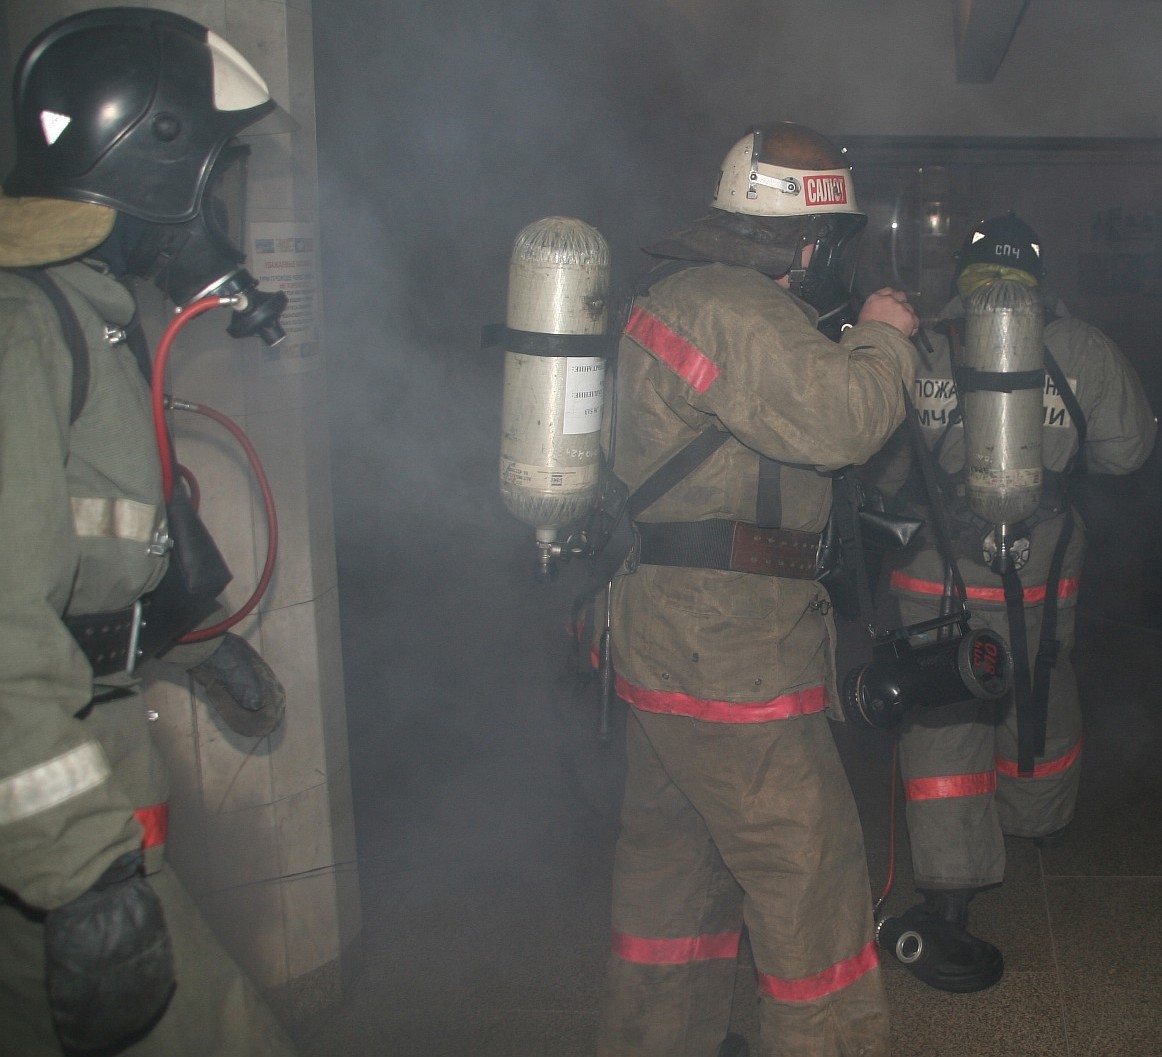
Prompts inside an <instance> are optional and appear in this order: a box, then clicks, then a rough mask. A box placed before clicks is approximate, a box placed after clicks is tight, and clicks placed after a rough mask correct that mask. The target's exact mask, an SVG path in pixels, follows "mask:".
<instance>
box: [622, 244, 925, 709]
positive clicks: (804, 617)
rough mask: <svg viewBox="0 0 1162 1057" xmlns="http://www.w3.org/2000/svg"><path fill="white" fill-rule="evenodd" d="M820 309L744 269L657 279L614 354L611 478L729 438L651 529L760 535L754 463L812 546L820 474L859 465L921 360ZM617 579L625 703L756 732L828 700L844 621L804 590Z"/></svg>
mask: <svg viewBox="0 0 1162 1057" xmlns="http://www.w3.org/2000/svg"><path fill="white" fill-rule="evenodd" d="M815 322H816V317H815V314H814V312H813V310H812V309H811V308H810V307H808V306H807V305H805V304H804V303H803V302H801V301H799V300H798V299H797V298H795V297H793V296H792V295H791V294H790V293H788V292H787V291H786V290H784V289H783V288H782V287H781V286H779V285H778V284H777V283H776V282H774V281H773V280H771V279H770V278H768V277H766V276H764V275H763V274H761V273H759V272H757V271H754V270H752V269H748V268H742V267H735V266H730V265H724V264H708V265H701V266H695V267H690V268H687V269H685V270H683V271H680V272H678V273H676V274H672V275H670V276H668V277H667V278H664V279H661V280H659V281H658V282H657V284H656V285H654V286H653V287H651V288H650V290H649V292H648V295H647V296H645V297H643V298H640V299H639V300H638V301H637V302H636V303H635V305H634V307H633V309H632V312H631V315H630V318H629V322H628V324H627V326H626V329H625V333H624V335H623V337H622V339H621V343H620V347H619V351H618V375H617V393H618V408H617V420H616V435H615V436H616V447H615V469H616V471H617V473H618V476H619V477H621V478H622V479H623V480H624V481H625V482H626V484H627V485H628V486H629V487H630V489H631V491H632V490H633V489H634V488H636V487H637V486H638V485H640V484H641V482H642V481H643V480H645V479H646V478H647V477H648V476H649V475H650V474H651V473H652V472H654V471H655V470H656V469H657V468H658V467H659V466H660V465H662V464H663V463H665V462H666V460H667V459H668V458H670V457H671V456H672V455H673V454H674V453H675V452H676V451H678V450H679V449H680V448H682V447H683V446H684V445H686V444H687V443H688V442H689V441H690V440H691V438H693V437H694V436H695V435H696V434H698V433H700V432H701V431H703V430H710V429H714V430H725V431H727V432H728V433H729V434H730V438H729V439H728V440H727V441H726V442H725V443H724V444H723V445H722V446H721V447H719V448H718V449H717V450H716V451H715V452H714V453H713V454H712V455H711V456H710V457H709V458H708V459H707V460H706V461H705V462H704V463H703V464H702V465H701V466H699V467H698V468H697V469H696V470H694V471H693V472H692V473H690V474H689V475H688V476H687V477H685V478H684V479H683V480H681V481H680V482H679V483H678V484H677V485H676V486H675V487H673V488H672V489H671V490H670V491H669V492H668V493H666V494H665V495H664V496H662V497H661V498H660V499H659V500H657V502H655V503H654V504H652V505H651V506H650V507H649V508H648V509H647V510H645V511H643V513H642V515H641V521H642V522H697V521H702V520H705V519H712V518H717V519H728V520H734V521H740V522H748V523H755V522H756V518H757V508H756V504H757V495H758V488H759V474H760V455H762V456H766V457H767V458H768V459H771V460H777V463H776V464H775V465H776V470H777V481H776V482H775V485H776V486H775V488H774V492H775V494H776V496H777V506H778V519H777V524H778V526H779V527H781V528H784V529H796V530H801V531H803V532H807V533H817V532H819V531H820V530H821V529H822V528H823V527H824V526H825V524H826V522H827V519H828V516H829V513H830V507H831V481H830V479H829V478H828V477H827V476H825V474H826V472H827V471H833V470H837V469H840V468H842V467H845V466H847V465H849V464H858V463H863V462H864V461H866V460H867V459H868V458H869V457H870V456H871V455H872V454H873V453H874V452H876V451H877V450H878V449H879V448H880V446H881V445H882V444H883V443H884V441H885V440H886V439H887V438H888V437H889V436H890V435H891V433H892V431H893V430H894V429H895V428H896V426H897V425H898V424H899V423H900V422H901V420H902V416H903V388H902V385H903V384H908V385H910V384H911V380H912V366H911V362H912V360H911V355H912V349H911V346H910V344H909V342H908V340H907V339H906V338H905V337H903V335H901V334H900V332H899V331H898V330H896V329H895V328H894V327H891V326H889V325H888V324H885V323H879V322H869V323H863V324H860V325H857V326H855V327H852V328H851V329H850V330H848V331H847V332H846V333H845V334H844V336H843V339H842V341H840V342H839V343H836V342H833V341H830V340H829V339H827V338H826V337H824V336H823V335H821V334H820V333H819V332H818V331H817V330H816V329H815ZM630 568H632V559H631V563H630V565H629V566H627V567H626V568H624V569H623V571H622V573H621V574H620V575H618V576H617V577H616V578H615V580H614V583H613V588H612V597H611V620H612V624H611V627H612V649H613V662H614V667H615V669H616V671H617V673H618V692H619V693H620V694H621V696H622V697H623V698H625V699H626V700H629V701H630V702H631V703H632V704H634V705H636V706H638V707H640V708H646V709H651V710H654V711H665V712H674V713H678V714H688V715H694V716H697V717H698V718H703V719H711V720H721V721H726V722H757V721H762V720H766V719H778V718H784V717H786V716H789V715H795V714H802V713H804V712H811V711H819V710H821V709H822V708H823V707H824V706H825V704H830V703H832V702H834V700H835V697H834V649H833V644H834V625H833V621H832V618H831V616H830V612H829V610H830V605H829V603H828V601H827V595H826V593H825V591H824V590H823V588H822V587H821V586H820V585H819V584H817V583H815V582H814V581H813V580H812V579H810V578H806V579H790V578H786V577H783V576H769V575H760V574H756V573H751V572H731V571H722V570H720V569H712V568H687V567H673V566H660V565H648V564H644V563H643V564H640V565H639V566H637V568H636V569H635V570H634V571H629V569H630Z"/></svg>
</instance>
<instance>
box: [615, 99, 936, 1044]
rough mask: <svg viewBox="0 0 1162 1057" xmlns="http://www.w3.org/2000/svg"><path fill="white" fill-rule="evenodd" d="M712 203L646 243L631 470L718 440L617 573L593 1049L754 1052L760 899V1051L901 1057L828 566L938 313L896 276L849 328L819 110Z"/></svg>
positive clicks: (851, 229)
mask: <svg viewBox="0 0 1162 1057" xmlns="http://www.w3.org/2000/svg"><path fill="white" fill-rule="evenodd" d="M711 204H712V207H713V208H712V211H711V212H710V214H709V215H708V216H706V217H704V218H703V219H701V220H699V221H697V222H695V223H694V224H693V225H692V226H690V227H687V228H685V229H684V230H681V231H679V232H677V233H676V234H674V235H672V236H671V237H670V238H668V239H666V240H664V241H663V242H661V243H659V244H658V245H656V246H653V247H650V248H649V252H650V253H652V254H653V255H655V256H658V257H660V258H663V259H664V260H663V262H662V263H661V264H659V266H658V268H657V269H656V270H655V271H654V272H653V273H650V274H649V275H647V276H646V277H645V279H644V280H643V282H642V284H641V286H640V287H639V293H638V297H637V300H636V302H635V304H634V306H633V309H632V312H631V314H630V316H629V323H628V326H627V327H626V330H625V333H624V334H623V336H622V338H621V343H620V347H619V351H618V374H617V389H618V402H619V410H618V415H617V430H616V459H615V466H614V469H615V470H616V472H617V474H618V476H620V477H621V478H622V479H623V480H624V481H625V482H626V483H627V484H628V485H629V487H630V488H631V490H632V489H634V488H636V487H637V486H638V485H640V484H641V483H642V482H643V481H644V480H645V479H646V478H647V477H648V476H650V474H651V473H652V472H653V471H654V470H655V469H656V468H657V467H658V466H659V465H661V464H662V463H664V462H665V461H666V460H667V459H668V458H669V457H670V456H671V455H672V454H674V453H675V452H677V451H679V450H681V449H682V448H683V447H684V446H686V445H688V444H690V443H691V441H692V440H694V439H695V438H697V439H698V440H699V442H700V441H701V439H702V438H703V437H705V438H709V439H710V440H711V441H718V442H719V443H717V445H716V446H712V447H713V450H712V453H711V454H709V455H708V456H707V457H706V458H705V461H703V462H702V463H701V464H700V465H699V466H698V467H697V468H696V469H694V470H693V471H692V472H690V473H689V474H687V475H686V476H685V477H683V478H682V480H680V481H679V482H678V483H677V484H675V485H674V486H673V487H672V488H671V489H670V490H669V491H668V492H667V493H666V494H665V495H664V496H662V497H661V498H660V499H658V500H657V501H656V502H654V503H653V504H652V505H651V506H650V507H649V508H648V509H646V510H645V511H644V512H643V513H642V515H641V518H640V521H638V522H637V523H636V530H637V535H638V537H639V540H640V544H639V546H638V548H637V551H636V553H635V554H634V555H632V556H631V559H630V561H629V563H627V565H626V566H625V567H624V568H623V569H622V571H621V572H620V573H619V575H618V576H617V577H616V578H615V579H614V581H613V587H612V605H611V619H612V624H611V638H612V652H613V662H614V668H615V669H616V673H617V677H616V686H617V692H618V694H619V695H620V696H621V697H622V698H623V699H624V700H625V701H626V702H628V704H629V705H630V708H629V714H628V742H629V744H628V760H629V764H628V774H627V778H626V789H625V798H624V807H623V815H622V830H621V837H620V841H619V843H618V848H617V854H616V860H615V865H614V882H613V929H614V940H613V953H612V956H611V958H610V963H609V971H608V977H607V985H606V992H605V998H604V1002H603V1006H602V1015H601V1024H600V1030H599V1044H598V1053H599V1054H601V1055H602V1057H615V1055H624V1054H627V1053H634V1054H640V1055H643V1057H671V1055H673V1054H689V1055H691V1057H693V1055H699V1054H704V1055H705V1057H713V1055H714V1054H715V1053H716V1052H718V1051H719V1050H720V1048H721V1052H722V1053H723V1054H731V1055H734V1054H739V1053H742V1052H744V1050H743V1045H744V1044H743V1043H742V1040H740V1039H738V1038H736V1037H730V1038H728V1039H727V1041H726V1042H723V1038H724V1036H725V1035H726V1032H727V1026H728V1023H729V1018H730V1005H731V995H732V992H733V989H734V981H735V962H736V954H737V952H738V947H739V942H740V937H741V933H742V928H743V926H744V924H745V926H746V928H747V932H748V935H749V938H750V944H751V947H752V950H753V952H754V958H755V964H756V967H757V969H758V987H759V999H760V1014H761V1026H762V1039H761V1043H760V1047H759V1052H760V1053H761V1054H764V1055H773V1054H775V1053H778V1054H782V1055H784V1057H792V1055H797V1054H802V1055H806V1054H822V1053H826V1054H828V1055H840V1054H842V1055H847V1057H855V1055H857V1054H859V1055H862V1057H883V1055H886V1054H887V1053H888V1048H889V1042H888V1024H887V1005H886V1001H885V997H884V989H883V982H882V980H881V976H880V968H879V964H878V959H877V956H876V951H875V944H874V941H873V939H872V918H871V900H870V893H869V885H868V877H867V868H866V865H865V862H864V853H863V840H862V836H861V832H860V824H859V818H858V815H857V813H856V809H855V804H854V802H853V800H852V796H851V791H850V788H849V787H848V784H847V779H846V776H845V775H844V773H843V768H842V766H841V764H840V762H839V758H838V756H837V753H836V750H835V745H834V742H833V740H832V735H831V731H830V730H829V729H828V719H827V716H828V714H829V713H832V714H837V712H836V708H837V703H838V702H837V697H836V693H835V679H834V665H835V661H834V653H833V644H834V642H835V627H834V624H833V621H832V616H831V613H830V608H831V607H830V602H829V600H828V597H827V594H826V592H825V591H824V589H823V588H822V587H821V586H820V585H819V584H818V583H817V582H816V581H815V575H816V566H815V558H816V552H817V550H818V544H819V534H820V530H821V529H822V528H823V526H824V524H825V523H826V521H827V519H828V514H829V511H830V505H831V480H830V478H829V477H828V476H826V474H827V472H828V471H831V470H835V469H838V468H840V467H845V466H847V465H848V464H850V463H860V462H863V461H865V460H866V459H867V458H869V457H870V456H871V455H872V454H873V453H874V452H875V451H876V450H877V449H878V447H879V446H880V445H881V444H882V443H883V442H884V440H886V438H887V437H888V436H889V435H890V434H891V432H892V431H893V430H894V429H895V427H896V426H897V425H898V424H899V422H900V421H901V417H902V414H903V391H902V385H903V383H905V382H910V381H911V347H910V345H909V343H908V337H909V336H910V335H911V334H912V333H913V332H914V331H915V329H916V327H917V319H916V316H915V314H914V312H913V311H912V309H911V307H910V306H909V305H908V304H907V301H906V298H905V297H904V295H903V294H901V293H899V292H898V291H892V290H880V291H877V292H876V293H874V294H872V295H871V296H870V297H869V298H868V299H867V301H866V303H865V305H864V307H863V310H862V312H861V314H860V316H859V321H858V322H857V323H856V325H855V326H853V327H851V328H850V329H848V330H847V331H846V332H845V333H844V334H843V336H842V338H841V340H840V341H839V342H835V341H832V340H830V339H829V338H828V337H826V336H825V335H824V334H822V333H821V332H820V331H819V329H818V327H817V324H818V322H819V320H820V316H821V314H826V313H829V312H831V311H832V310H834V309H835V308H837V307H838V306H839V305H840V304H841V303H842V302H845V301H846V295H847V291H848V289H849V284H850V271H851V268H850V265H851V261H852V252H853V249H854V245H855V242H856V239H857V236H858V234H859V231H860V229H861V228H862V227H863V225H864V222H865V217H864V215H863V214H862V213H861V212H860V211H859V209H858V206H857V205H856V201H855V193H854V189H853V186H852V180H851V172H850V169H849V168H848V165H847V162H846V161H845V159H844V158H843V156H842V154H841V153H840V152H839V151H838V150H837V149H836V148H835V147H834V146H833V145H832V144H831V143H830V142H829V141H828V140H827V139H825V138H824V137H823V136H821V135H819V134H818V133H816V132H814V131H813V130H811V129H809V128H805V127H804V126H802V125H797V124H793V123H789V122H787V123H781V124H774V125H769V126H766V127H763V128H759V129H755V130H753V131H751V132H749V133H747V134H746V135H745V136H743V137H742V138H741V139H740V140H739V141H738V142H737V143H736V144H735V145H734V147H733V148H731V150H730V151H729V153H728V154H727V156H726V159H725V161H724V163H723V166H722V171H721V174H720V177H719V182H718V186H717V189H716V191H715V193H714V197H713V200H712V203H711Z"/></svg>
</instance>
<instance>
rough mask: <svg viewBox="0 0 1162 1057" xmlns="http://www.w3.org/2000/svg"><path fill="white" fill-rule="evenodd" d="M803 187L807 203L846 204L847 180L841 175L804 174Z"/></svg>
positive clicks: (821, 204) (817, 204)
mask: <svg viewBox="0 0 1162 1057" xmlns="http://www.w3.org/2000/svg"><path fill="white" fill-rule="evenodd" d="M803 189H804V192H805V194H806V196H807V203H808V205H813V206H841V205H846V204H847V181H846V180H845V179H844V178H843V177H842V176H804V177H803Z"/></svg>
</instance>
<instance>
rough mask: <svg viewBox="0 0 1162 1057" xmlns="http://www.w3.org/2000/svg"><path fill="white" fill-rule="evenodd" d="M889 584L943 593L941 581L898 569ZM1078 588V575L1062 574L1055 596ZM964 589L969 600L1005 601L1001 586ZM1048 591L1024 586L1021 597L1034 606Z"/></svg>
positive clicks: (1039, 586) (925, 592) (1040, 586)
mask: <svg viewBox="0 0 1162 1057" xmlns="http://www.w3.org/2000/svg"><path fill="white" fill-rule="evenodd" d="M889 585H890V586H891V587H894V588H895V589H896V590H898V591H910V592H912V593H913V594H918V595H942V594H943V593H944V584H943V582H937V581H936V580H921V579H920V578H919V577H916V576H909V575H908V574H907V573H905V572H901V571H900V570H899V569H896V570H895V571H893V573H892V575H891V578H890V581H889ZM1080 590H1081V580H1080V578H1079V577H1076V576H1063V577H1062V578H1061V579H1060V581H1058V584H1057V597H1058V598H1072V597H1073V596H1074V595H1076V594H1077V593H1078V592H1079V591H1080ZM965 591H966V592H967V594H968V600H969V601H970V602H992V603H994V604H996V605H1004V602H1005V589H1004V588H1003V587H966V588H965ZM1048 593H1049V592H1048V591H1046V589H1045V584H1035V585H1034V586H1033V587H1026V588H1024V590H1023V591H1022V598H1023V601H1024V603H1025V605H1027V606H1035V605H1040V604H1041V603H1042V602H1044V601H1045V596H1046V595H1047V594H1048Z"/></svg>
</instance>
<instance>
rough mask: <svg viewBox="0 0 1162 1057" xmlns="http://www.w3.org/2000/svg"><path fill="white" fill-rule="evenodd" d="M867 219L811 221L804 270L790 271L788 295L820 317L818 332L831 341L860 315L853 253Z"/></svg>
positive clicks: (839, 216)
mask: <svg viewBox="0 0 1162 1057" xmlns="http://www.w3.org/2000/svg"><path fill="white" fill-rule="evenodd" d="M866 224H867V217H866V216H863V215H862V214H858V213H831V214H823V215H820V216H816V217H813V218H812V220H811V231H810V234H809V235H808V237H807V238H808V243H813V244H814V247H815V248H814V251H813V252H812V254H811V259H810V260H809V261H808V262H807V267H806V268H801V267H799V268H792V269H791V271H790V273H789V274H790V278H791V291H792V292H793V293H794V294H796V295H797V296H798V297H800V298H802V299H803V300H804V301H806V302H807V304H809V305H810V306H811V307H812V308H814V309H815V310H816V311H817V312H818V313H819V324H818V326H819V329H820V330H821V331H823V333H825V334H826V335H827V336H828V337H829V338H832V339H833V340H834V339H836V338H838V337H839V335H840V333H842V331H843V330H845V329H846V328H847V327H848V326H850V325H851V324H852V323H854V322H855V320H856V317H857V316H858V313H859V305H858V303H857V298H855V297H854V295H853V292H852V285H853V282H854V279H855V266H856V253H857V251H858V248H859V239H860V235H861V234H862V233H863V229H864V227H865V226H866Z"/></svg>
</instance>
